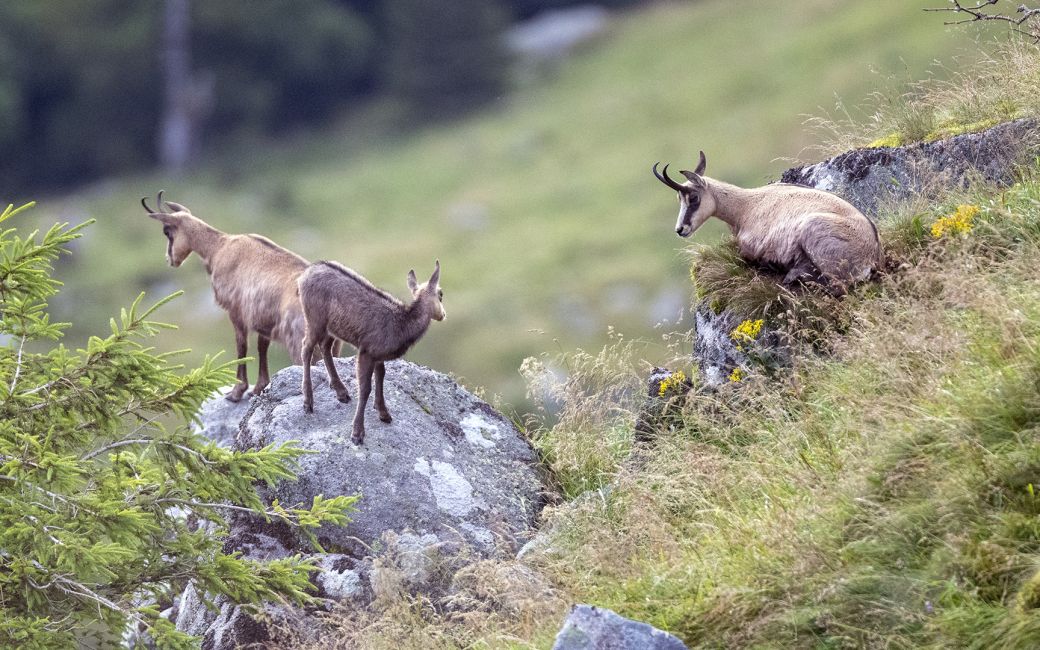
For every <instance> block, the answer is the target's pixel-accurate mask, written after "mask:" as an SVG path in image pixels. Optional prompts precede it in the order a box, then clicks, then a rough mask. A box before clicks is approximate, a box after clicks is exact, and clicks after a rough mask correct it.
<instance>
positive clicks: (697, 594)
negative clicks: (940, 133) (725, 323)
mask: <svg viewBox="0 0 1040 650" xmlns="http://www.w3.org/2000/svg"><path fill="white" fill-rule="evenodd" d="M1036 172H1040V170H1036ZM1036 172H1034V173H1036ZM958 202H970V203H971V204H975V205H979V206H981V215H980V217H979V218H978V220H977V223H976V226H975V228H974V230H973V231H972V232H971V233H970V234H969V235H967V236H965V237H963V238H957V237H955V238H953V239H949V238H944V239H942V240H939V241H933V240H932V238H931V235H930V234H929V232H928V230H927V228H925V229H924V230H922V229H920V228H917V227H908V224H912V223H914V222H917V223H924V224H925V225H926V226H927V225H928V224H930V223H931V222H932V221H934V220H935V219H936V218H938V217H939V216H942V215H944V214H949V213H951V212H952V211H953V206H954V204H956V203H958ZM885 230H886V240H887V242H888V244H889V246H890V250H901V251H902V255H903V261H904V262H906V265H905V266H904V267H903V268H902V269H901V270H900V271H898V272H896V273H893V274H892V275H890V276H888V277H886V278H885V279H884V280H883V282H882V283H881V285H880V287H878V288H868V289H867V290H865V291H862V292H861V293H860V295H859V296H858V297H855V298H850V299H848V300H847V301H845V303H844V305H843V306H842V307H841V309H842V310H843V311H844V312H845V314H844V316H845V318H843V319H840V320H842V321H844V322H845V323H848V325H847V326H843V327H842V329H843V332H842V333H833V332H832V333H830V334H829V335H827V339H828V340H829V343H830V346H831V347H832V349H833V350H835V351H836V354H835V355H833V356H829V357H826V358H819V357H813V356H804V357H801V358H800V359H799V361H798V363H797V367H796V372H795V373H794V376H792V377H791V378H790V380H789V381H784V382H779V383H778V382H771V381H766V380H764V379H762V378H752V379H751V380H748V381H745V382H743V383H742V384H741V385H739V386H736V385H734V386H732V388H731V390H726V391H723V392H722V393H721V394H719V395H718V396H715V397H710V398H709V397H694V398H691V399H690V400H689V401H687V402H685V404H682V405H680V406H681V413H680V414H676V416H675V418H674V419H673V421H672V423H671V424H672V426H671V427H670V428H668V429H665V430H662V431H661V433H660V438H659V440H658V441H657V442H656V444H655V445H654V446H653V447H651V448H646V449H643V450H642V451H641V452H640V455H639V456H638V460H635V461H634V462H633V461H628V462H620V461H619V459H620V457H621V455H620V454H615V455H614V456H613V458H612V460H613V461H614V465H613V470H612V471H606V472H603V469H602V468H604V467H609V466H610V465H611V463H610V459H609V458H607V457H606V456H607V455H608V454H609V453H610V452H611V449H610V448H608V447H603V446H600V447H597V448H591V447H586V448H584V449H583V448H580V445H578V444H575V442H574V440H575V439H581V438H582V437H589V436H591V435H597V436H599V437H604V436H609V435H610V433H609V431H610V430H609V429H606V430H605V429H604V428H603V426H602V422H603V421H610V420H611V419H612V418H614V417H616V416H614V415H611V413H610V412H609V411H605V410H604V408H605V407H603V406H600V407H599V409H598V411H597V410H596V409H595V406H594V405H595V404H597V403H600V399H599V394H600V392H601V391H602V390H603V389H602V387H603V386H610V385H611V382H610V380H609V376H610V374H611V373H610V372H609V369H610V368H617V367H618V366H617V363H616V360H612V359H611V358H612V357H613V356H615V355H616V354H617V350H609V349H608V350H606V351H605V352H604V354H602V355H600V356H599V357H598V358H588V357H586V358H584V359H583V358H581V357H575V358H574V361H575V362H576V363H578V364H579V366H580V367H581V368H582V369H583V372H582V373H581V374H580V377H581V378H582V383H581V384H580V385H576V386H571V387H570V388H569V390H568V393H569V394H570V395H571V399H572V400H573V401H575V403H576V405H577V407H576V408H575V409H574V410H573V411H572V412H570V413H568V415H569V416H570V417H565V419H564V421H563V422H561V423H560V424H559V425H557V426H556V427H555V428H554V429H553V430H551V431H546V432H543V433H542V436H541V438H540V439H541V443H542V444H543V445H544V446H546V447H547V448H548V451H549V452H550V454H549V457H550V458H552V459H553V468H554V469H556V470H557V471H558V472H559V471H562V473H563V475H564V476H569V477H570V478H569V480H568V482H569V483H574V482H575V478H574V474H576V473H580V472H586V473H589V472H602V473H601V474H600V475H599V476H589V477H587V478H588V482H589V483H592V484H595V483H596V482H597V481H600V482H601V481H603V480H605V479H606V478H608V477H609V478H610V479H611V481H612V482H613V484H614V486H615V487H614V488H613V491H612V492H611V493H610V495H609V497H608V498H606V499H602V500H598V499H593V500H591V501H590V500H585V501H578V502H573V503H571V504H568V505H565V506H562V507H561V508H559V509H558V511H557V513H556V517H555V521H556V524H557V526H558V530H561V531H562V533H561V534H559V535H558V536H557V538H556V544H557V546H556V550H555V551H553V552H550V553H547V554H545V555H544V556H542V557H541V559H540V560H539V561H536V564H538V565H539V566H541V567H542V570H543V571H545V572H546V573H547V574H548V575H550V576H552V578H553V580H554V582H555V583H556V584H558V585H561V586H562V590H563V591H564V592H565V593H566V594H567V595H568V596H569V598H571V599H574V600H577V601H579V602H593V603H596V604H599V605H602V606H606V607H611V608H615V609H617V610H619V611H621V612H622V613H624V614H626V615H629V616H632V617H634V618H637V619H641V620H648V621H651V622H653V623H655V624H657V625H659V626H661V627H664V628H666V629H669V630H671V631H673V632H675V633H676V634H679V635H680V636H682V637H683V638H684V639H685V640H686V641H687V642H688V643H690V644H691V645H692V646H695V647H822V648H839V647H878V648H880V647H885V648H893V647H895V648H920V647H935V648H940V647H943V648H945V647H977V648H995V647H1000V648H1035V647H1037V646H1038V645H1040V615H1038V609H1040V500H1038V498H1037V496H1036V494H1035V493H1036V490H1037V489H1040V327H1038V323H1040V290H1038V287H1040V282H1038V281H1040V274H1038V268H1040V266H1038V262H1040V180H1038V179H1037V178H1035V177H1034V178H1033V179H1032V180H1030V181H1028V182H1025V183H1023V184H1021V185H1019V186H1016V187H1015V188H1013V189H1012V190H1010V191H1006V192H999V193H998V192H993V191H987V190H980V191H978V192H977V193H974V194H970V195H967V196H960V197H948V198H947V199H945V200H943V201H941V202H939V203H937V204H936V205H934V206H932V207H930V208H927V209H925V210H924V211H923V212H916V213H915V212H913V211H907V212H904V213H901V214H897V215H893V216H891V217H890V221H889V222H888V225H887V226H886V229H885ZM915 232H916V233H919V234H917V235H913V234H912V233H915ZM918 238H920V239H918ZM907 240H909V241H910V243H909V245H906V243H905V242H906V241H907ZM915 240H916V241H915ZM897 243H898V244H901V245H896V244H897ZM605 371H606V372H605ZM605 375H606V377H605ZM618 376H619V375H618V374H614V377H615V380H614V381H615V383H616V381H617V377H618ZM610 390H614V391H616V390H617V389H616V386H615V387H614V388H611V389H610ZM611 404H612V406H611V408H613V406H614V403H613V402H611ZM590 421H591V422H593V423H597V421H598V426H596V425H595V424H594V426H592V427H588V428H586V424H587V423H588V422H590ZM619 435H621V436H622V437H623V436H624V435H625V434H624V432H622V433H621V434H619ZM590 449H592V450H593V451H596V450H598V451H599V453H600V455H601V458H600V459H599V462H598V463H592V462H590V461H589V460H588V455H589V450H590ZM543 633H544V630H543ZM528 634H532V635H534V634H535V633H534V632H530V631H529V632H528Z"/></svg>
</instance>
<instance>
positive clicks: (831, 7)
mask: <svg viewBox="0 0 1040 650" xmlns="http://www.w3.org/2000/svg"><path fill="white" fill-rule="evenodd" d="M935 4H936V3H935V2H934V1H933V2H926V1H916V0H915V1H913V2H907V1H906V0H878V1H876V2H870V3H864V2H857V1H855V0H802V1H801V2H798V3H790V2H783V1H781V0H705V1H703V2H695V3H694V2H691V3H662V4H659V5H655V6H652V7H649V8H645V9H640V10H631V11H628V12H625V13H620V14H617V15H616V18H615V20H614V23H613V26H612V28H611V30H610V33H609V34H608V35H607V36H605V37H603V38H601V39H600V40H599V41H597V42H596V43H595V44H594V45H592V46H591V47H587V48H585V49H584V50H583V51H582V52H580V53H579V55H577V56H575V57H574V58H572V59H570V60H568V61H567V62H565V63H564V64H563V65H562V66H561V67H560V68H559V69H558V70H556V71H555V72H554V73H553V74H552V75H551V77H550V78H548V79H546V80H544V81H541V82H537V83H529V84H528V85H527V86H526V87H522V88H520V89H518V90H517V91H515V92H514V93H512V94H511V95H509V96H508V97H507V98H503V99H502V100H500V102H499V103H498V104H497V105H495V106H493V107H491V108H489V109H487V110H485V111H484V112H482V113H480V114H477V115H475V116H472V117H468V118H464V119H460V120H458V121H456V122H453V123H448V124H446V125H443V126H440V127H437V128H420V129H418V130H416V131H414V132H407V133H401V132H395V131H392V130H390V129H389V128H388V126H387V125H388V124H391V123H392V122H393V120H391V119H388V118H387V117H386V116H387V115H393V114H394V110H395V109H394V107H393V106H390V105H386V104H380V105H373V106H370V107H369V108H368V109H366V110H364V111H361V112H360V113H357V112H356V113H354V114H353V115H351V116H350V117H349V118H345V119H344V120H343V121H342V122H341V123H340V124H339V125H338V126H337V127H335V128H333V129H330V130H328V131H326V132H322V133H300V134H297V135H295V136H291V137H288V138H286V139H283V140H280V141H278V142H274V143H268V144H265V145H263V146H260V147H257V148H250V149H243V150H242V151H241V152H240V153H238V154H236V155H228V156H226V157H224V158H222V159H220V160H215V161H212V162H211V163H210V164H209V165H208V166H207V167H205V168H204V169H203V170H201V171H199V172H197V173H195V174H194V175H192V176H190V177H188V178H184V179H180V180H172V179H170V178H165V177H162V176H160V175H142V176H136V177H129V178H119V179H112V180H109V181H106V182H102V183H97V184H95V185H93V186H91V187H89V188H87V189H84V190H83V191H81V192H78V193H76V194H75V195H72V196H53V197H35V198H41V200H40V209H39V210H38V213H39V214H40V215H42V217H40V221H41V223H47V222H51V221H53V220H54V219H58V220H69V221H80V220H83V219H86V218H88V217H95V218H97V219H98V223H97V224H96V225H95V226H93V227H91V228H89V229H88V230H87V231H86V233H85V236H84V238H83V240H82V242H81V245H80V246H79V247H78V248H77V250H76V251H75V254H74V256H73V257H72V258H69V259H67V260H66V261H65V264H64V265H63V266H60V267H59V269H58V277H60V278H62V279H63V280H64V281H65V283H66V286H65V289H64V291H63V293H62V295H61V296H60V297H59V301H57V302H56V303H55V305H56V309H57V313H56V314H55V317H56V318H58V319H61V320H73V321H74V322H75V328H76V329H74V330H73V331H72V332H71V333H70V342H73V343H74V342H77V341H80V340H82V337H83V336H85V333H87V332H93V331H100V330H101V329H103V328H104V327H105V323H107V319H108V315H109V314H111V313H113V312H114V311H115V310H117V309H118V307H119V306H121V305H125V304H127V303H129V302H130V301H131V300H132V298H133V297H134V296H135V295H136V294H137V292H138V291H141V290H147V291H148V292H149V293H150V294H152V296H153V298H158V297H159V296H160V294H166V293H169V292H171V291H173V290H175V289H179V288H184V289H186V290H187V295H186V296H185V297H184V298H181V299H180V300H178V301H176V302H175V303H174V304H173V306H172V307H169V308H167V309H166V310H165V313H162V314H160V316H161V317H164V318H165V320H168V321H171V322H174V323H176V324H178V325H179V326H180V330H178V331H177V332H174V333H172V334H170V335H168V336H166V337H165V338H164V340H163V343H162V344H163V345H164V346H165V347H168V348H169V349H176V348H182V347H190V348H192V349H193V351H194V352H193V356H194V358H200V357H201V356H202V355H204V354H206V353H212V352H214V351H216V350H220V349H225V350H231V349H232V348H233V345H232V343H233V337H232V332H231V328H230V326H229V325H228V323H227V319H226V316H225V315H224V314H223V313H222V312H221V311H220V310H219V309H218V308H217V307H216V306H215V305H214V303H213V301H212V297H211V295H210V290H209V286H208V283H207V278H206V275H205V273H204V271H203V270H202V268H201V265H200V264H199V263H198V262H197V261H195V260H191V259H189V260H188V261H187V262H186V263H185V264H184V266H183V267H181V268H180V269H171V268H169V267H167V266H166V263H165V259H164V252H165V247H166V241H165V239H164V238H163V236H162V234H161V229H160V227H159V225H158V224H157V223H156V222H154V221H151V220H150V219H148V218H147V217H146V216H145V215H144V213H143V211H142V210H141V207H140V205H139V204H138V199H139V198H140V197H141V196H142V195H146V194H147V195H149V196H154V194H155V192H156V191H157V190H159V189H165V190H166V191H167V197H168V198H170V199H171V200H174V201H177V202H180V203H183V204H185V205H187V206H189V207H190V208H191V209H192V210H193V212H194V213H195V214H196V215H197V216H199V217H201V218H203V219H205V220H207V221H208V222H210V223H211V224H212V225H214V226H216V227H218V228H221V229H222V230H225V231H228V232H258V233H262V234H265V235H267V236H269V237H271V238H272V239H274V240H275V241H277V242H279V243H281V244H283V245H285V246H287V247H289V248H291V249H293V250H295V251H296V252H298V253H300V254H301V255H304V256H305V257H308V258H310V259H322V258H332V259H336V260H339V261H341V262H343V263H345V264H347V265H349V266H352V267H354V268H356V269H357V270H359V271H360V272H362V273H364V274H365V275H366V276H368V277H369V278H370V279H371V280H372V281H373V282H375V283H376V284H378V285H380V286H383V287H385V288H387V289H389V290H391V291H392V292H393V293H395V294H396V295H399V296H402V297H404V296H405V294H406V290H405V273H406V272H407V271H408V269H409V268H413V267H414V268H415V269H416V271H417V273H419V274H420V275H423V274H428V273H430V272H431V271H432V269H433V261H434V258H440V260H441V264H442V266H443V276H442V283H443V286H444V288H445V293H446V295H445V306H446V308H447V311H448V316H449V318H448V320H447V321H445V322H444V323H435V324H434V325H433V326H432V327H431V328H430V331H429V333H428V334H427V336H426V338H425V339H424V340H423V341H422V342H420V343H419V345H418V346H417V347H416V349H415V350H414V351H413V352H411V353H410V354H409V358H411V359H412V360H414V361H417V362H420V363H424V364H428V365H430V366H432V367H434V368H436V369H438V370H442V371H446V372H451V373H454V374H456V375H458V376H461V377H462V378H464V380H465V382H466V383H467V384H468V385H470V386H485V387H487V389H488V390H489V392H494V393H500V394H502V395H503V396H504V397H505V398H506V399H507V400H508V401H511V402H513V403H518V402H519V401H521V400H522V399H523V382H522V380H521V378H520V377H519V375H518V373H517V367H518V366H519V364H520V362H521V360H522V359H523V358H524V357H526V356H529V355H533V354H538V353H539V352H542V351H545V350H547V349H554V348H556V347H557V345H559V346H560V347H561V348H564V349H570V348H573V347H586V348H598V347H599V346H601V345H602V343H603V342H604V341H605V339H606V337H607V330H608V326H614V327H615V328H617V329H618V330H620V331H622V332H624V333H625V335H626V336H643V337H645V336H653V335H654V329H653V327H654V325H655V323H657V322H659V321H661V320H665V319H667V320H672V321H674V320H675V319H676V318H678V317H679V314H680V310H681V309H682V308H683V306H684V305H685V304H686V303H687V302H688V297H689V296H688V292H689V286H690V285H689V281H688V279H687V277H686V273H687V271H686V262H685V259H684V254H683V253H682V248H683V247H684V246H685V245H686V242H684V241H682V240H680V239H678V238H677V237H676V236H675V234H674V233H673V231H672V227H673V223H674V219H675V207H676V206H675V200H674V198H673V197H672V195H671V193H670V192H668V191H667V190H666V189H665V188H663V187H662V186H661V185H660V184H659V183H658V182H657V181H656V180H654V178H653V176H652V175H651V174H650V165H651V164H652V163H653V162H655V161H657V160H663V161H671V162H672V163H673V164H676V165H683V164H685V165H690V164H693V161H694V160H695V158H696V155H697V151H698V150H700V149H703V150H704V151H705V152H706V153H707V156H708V174H709V175H713V176H717V177H719V178H723V179H726V180H729V181H733V182H738V183H743V184H761V183H763V182H766V181H768V180H770V179H772V178H775V177H776V176H777V175H778V173H779V172H780V171H782V170H783V169H784V168H786V167H788V166H790V165H789V163H787V162H784V161H782V160H781V158H782V157H795V156H798V155H799V153H800V152H802V150H803V149H804V147H806V146H807V145H809V144H815V141H816V140H817V138H816V136H814V134H812V133H809V132H807V130H806V129H805V128H804V127H803V125H802V122H803V121H804V115H806V114H810V113H811V114H819V113H820V111H821V108H823V109H827V108H831V107H833V106H834V104H835V98H836V97H840V98H842V99H844V100H845V101H846V102H849V103H853V104H854V103H855V102H856V101H858V100H860V99H862V98H864V97H865V96H866V95H867V94H868V93H870V92H871V91H873V90H875V89H877V88H878V87H879V85H881V84H883V83H884V79H885V76H886V75H895V76H897V77H900V78H905V77H910V78H919V77H921V76H922V75H923V74H924V73H925V71H926V70H927V69H928V68H929V65H930V64H931V62H932V61H933V60H935V59H937V58H938V59H948V58H949V55H950V54H952V53H954V52H958V51H960V48H962V47H963V46H964V45H966V44H967V43H966V39H967V38H968V36H967V35H966V34H965V33H964V32H951V31H948V30H947V29H945V28H944V27H943V26H942V24H941V23H942V21H941V20H939V19H937V18H936V16H935V15H933V14H926V13H924V12H922V11H921V9H922V8H923V7H927V6H932V5H935ZM874 70H878V71H881V73H882V74H880V75H878V74H872V71H874ZM21 198H23V197H20V196H12V197H8V198H7V200H10V201H17V200H19V199H21ZM24 198H31V197H24ZM38 216H39V215H38ZM718 233H719V230H717V229H716V230H712V231H710V232H706V233H704V234H702V235H701V236H702V237H703V238H705V239H711V238H714V237H717V235H718ZM555 340H558V341H559V343H558V344H557V343H555V342H554V341H555ZM286 358H287V357H286V355H285V354H284V351H279V353H278V357H276V362H277V363H280V364H284V363H285V362H286ZM254 378H255V368H254V369H252V370H251V376H250V379H251V380H252V379H254Z"/></svg>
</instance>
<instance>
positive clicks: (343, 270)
mask: <svg viewBox="0 0 1040 650" xmlns="http://www.w3.org/2000/svg"><path fill="white" fill-rule="evenodd" d="M318 264H321V265H322V266H325V267H328V268H330V269H332V270H334V271H337V272H339V273H340V274H342V275H343V276H345V277H348V278H350V279H351V280H353V281H354V282H356V283H358V284H359V285H361V286H362V287H364V288H365V289H367V290H368V291H369V292H371V293H373V294H375V295H377V296H379V297H380V298H382V299H383V300H386V301H388V302H390V303H391V304H394V305H401V304H403V303H402V302H401V301H400V300H398V299H397V298H395V297H394V296H392V295H391V294H389V293H387V292H386V291H383V290H382V289H380V288H379V287H377V286H375V285H374V284H372V283H371V282H369V281H368V280H366V279H365V278H363V277H361V275H359V274H358V273H357V272H356V271H354V270H352V269H348V268H347V267H345V266H343V265H342V264H340V263H339V262H330V261H328V260H320V261H319V262H318Z"/></svg>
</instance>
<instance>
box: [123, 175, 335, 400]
mask: <svg viewBox="0 0 1040 650" xmlns="http://www.w3.org/2000/svg"><path fill="white" fill-rule="evenodd" d="M162 195H163V193H162V192H159V196H158V197H157V202H158V205H157V206H156V207H157V208H158V210H160V211H154V210H152V209H151V208H149V207H148V203H147V200H146V199H141V205H142V206H144V209H145V210H146V211H147V212H148V216H150V217H151V218H153V219H156V220H158V221H160V222H162V224H163V234H164V235H166V239H167V243H166V261H167V262H169V264H170V266H172V267H175V268H176V267H178V266H180V265H181V263H182V262H184V260H185V259H187V258H188V256H189V255H191V254H192V253H196V254H197V255H198V256H199V257H200V258H202V264H203V266H205V267H206V272H207V273H209V276H210V282H211V283H212V284H213V296H214V297H215V298H216V301H217V304H218V305H220V306H221V307H222V308H223V309H224V310H225V311H226V312H227V313H228V317H230V318H231V324H232V325H233V326H234V328H235V345H236V348H237V354H238V358H239V359H241V358H243V357H245V356H246V350H247V346H248V337H249V333H250V332H256V333H257V334H258V336H257V352H259V358H260V359H259V360H260V372H259V374H258V376H257V378H256V385H255V386H253V394H254V395H259V394H260V392H261V391H262V390H263V389H264V388H265V387H266V386H267V385H268V384H269V383H270V374H269V373H268V369H267V347H268V346H269V345H270V343H271V340H275V341H280V342H281V343H283V344H284V345H285V347H286V348H288V350H289V356H290V357H291V359H292V362H293V363H294V364H297V365H299V364H300V363H301V359H302V358H305V357H300V350H301V349H302V344H303V335H304V332H305V331H306V322H305V321H304V318H303V308H302V307H301V306H300V298H299V296H298V295H297V287H296V280H297V279H298V278H299V276H300V274H301V273H303V271H304V270H305V269H306V268H307V265H308V262H307V260H305V259H303V258H302V257H300V256H299V255H297V254H296V253H293V252H291V251H288V250H286V249H284V248H282V247H281V246H278V245H277V244H275V243H274V242H272V241H271V240H270V239H267V238H266V237H261V236H260V235H229V234H227V233H223V232H221V231H219V230H217V229H216V228H214V227H212V226H210V225H209V224H208V223H206V222H205V221H203V220H202V219H199V218H198V217H195V216H193V215H192V214H191V212H190V211H189V210H188V208H186V207H184V206H183V205H180V204H178V203H173V202H172V201H166V202H164V201H163V198H162ZM164 205H165V206H166V208H165V211H163V209H164V208H163V206H164ZM337 351H338V348H337ZM306 358H309V357H306ZM248 388H249V380H248V377H247V374H246V364H245V363H244V362H242V363H239V365H238V383H237V384H235V386H234V388H232V389H231V392H229V393H228V394H227V396H226V397H227V398H228V399H229V400H231V401H232V402H237V401H239V400H241V399H242V396H243V395H244V394H245V392H246V390H247V389H248Z"/></svg>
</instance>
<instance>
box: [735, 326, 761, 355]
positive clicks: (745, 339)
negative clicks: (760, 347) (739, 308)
mask: <svg viewBox="0 0 1040 650" xmlns="http://www.w3.org/2000/svg"><path fill="white" fill-rule="evenodd" d="M761 333H762V319H761V318H759V319H758V320H746V321H744V322H743V323H741V324H740V325H737V327H736V328H735V329H734V330H733V331H732V332H730V333H729V337H730V338H731V339H733V340H734V341H736V342H737V343H751V342H752V341H754V340H755V339H757V338H758V335H759V334H761ZM737 348H738V349H741V350H743V348H741V347H740V346H739V345H738V346H737Z"/></svg>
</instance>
